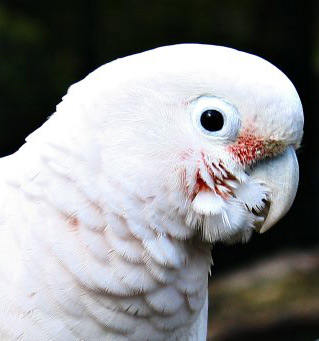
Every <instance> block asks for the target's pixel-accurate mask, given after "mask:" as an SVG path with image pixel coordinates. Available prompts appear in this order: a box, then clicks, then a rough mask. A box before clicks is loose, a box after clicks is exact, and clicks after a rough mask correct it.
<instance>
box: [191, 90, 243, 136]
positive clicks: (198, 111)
mask: <svg viewBox="0 0 319 341" xmlns="http://www.w3.org/2000/svg"><path fill="white" fill-rule="evenodd" d="M190 110H191V112H190V113H191V117H192V121H193V124H194V126H195V128H197V130H199V132H200V133H201V134H204V135H205V137H207V138H212V139H222V140H229V141H233V140H234V139H236V137H237V135H238V131H239V128H240V125H241V121H240V115H239V112H238V110H237V108H236V107H235V106H234V105H233V104H231V103H229V102H226V101H225V100H224V99H222V98H218V97H209V96H202V97H198V98H196V99H194V100H193V101H192V102H191V107H190Z"/></svg>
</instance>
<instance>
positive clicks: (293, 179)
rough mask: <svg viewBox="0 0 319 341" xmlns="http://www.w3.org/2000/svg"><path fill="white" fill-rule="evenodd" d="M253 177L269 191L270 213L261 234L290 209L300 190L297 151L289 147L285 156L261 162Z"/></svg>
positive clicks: (253, 172) (281, 155)
mask: <svg viewBox="0 0 319 341" xmlns="http://www.w3.org/2000/svg"><path fill="white" fill-rule="evenodd" d="M251 175H252V176H254V178H255V179H257V180H258V181H260V182H261V183H263V184H264V185H265V186H266V187H267V188H268V189H269V198H268V200H269V204H270V208H269V212H268V215H267V217H266V220H265V222H264V224H263V225H262V226H261V228H260V230H259V232H260V233H264V232H266V231H267V230H268V229H270V228H271V227H272V226H273V225H274V224H276V223H277V222H278V221H279V220H280V219H281V218H282V217H283V216H284V215H285V214H286V213H287V212H288V210H289V209H290V207H291V205H292V203H293V201H294V199H295V196H296V193H297V188H298V182H299V167H298V161H297V157H296V153H295V150H294V148H293V147H292V146H288V148H287V149H286V150H285V152H284V153H283V154H280V155H279V156H277V157H276V158H274V159H268V160H266V161H265V162H261V163H260V164H259V165H257V167H256V168H255V169H254V170H253V171H252V173H251Z"/></svg>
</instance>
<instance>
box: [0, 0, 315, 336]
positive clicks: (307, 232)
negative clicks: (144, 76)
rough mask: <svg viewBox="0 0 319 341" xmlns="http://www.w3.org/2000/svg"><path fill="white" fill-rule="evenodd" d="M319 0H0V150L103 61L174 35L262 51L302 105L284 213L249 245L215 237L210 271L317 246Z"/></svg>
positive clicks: (14, 144) (12, 147)
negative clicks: (295, 170)
mask: <svg viewBox="0 0 319 341" xmlns="http://www.w3.org/2000/svg"><path fill="white" fill-rule="evenodd" d="M318 3H319V2H318V1H316V0H308V1H306V0H304V1H298V0H289V1H280V0H276V1H275V0H251V1H249V0H242V1H238V0H225V1H217V0H198V1H195V0H183V1H181V0H180V1H177V0H175V1H174V0H152V1H150V0H148V1H147V0H125V1H123V0H122V1H121V0H109V1H102V0H98V1H91V0H79V1H76V2H75V1H65V0H55V1H36V0H20V1H17V0H8V1H4V0H1V1H0V136H1V138H0V155H2V156H3V155H7V154H9V153H12V152H14V151H16V150H17V149H18V147H19V146H20V145H21V144H22V143H23V142H24V138H25V137H26V136H27V135H28V134H29V133H31V132H32V131H33V130H34V129H36V128H37V127H39V126H40V125H41V124H42V123H43V122H44V121H45V120H46V119H47V117H48V116H49V115H50V114H52V113H53V112H54V111H55V106H56V105H57V104H58V103H59V102H60V100H61V97H62V96H63V95H64V94H65V93H66V91H67V88H68V87H69V86H70V85H71V84H72V83H74V82H76V81H78V80H80V79H82V78H83V77H84V76H86V75H87V74H88V73H89V72H90V71H92V70H94V69H95V68H97V67H98V66H100V65H101V64H104V63H105V62H108V61H111V60H113V59H115V58H119V57H123V56H126V55H129V54H133V53H136V52H141V51H144V50H148V49H151V48H154V47H158V46H162V45H168V44H175V43H185V42H197V43H208V44H217V45H225V46H230V47H234V48H237V49H240V50H244V51H246V52H251V53H253V54H257V55H260V56H262V57H263V58H265V59H267V60H269V61H270V62H271V63H273V64H274V65H276V66H277V67H279V68H280V69H281V70H282V71H283V72H284V73H285V74H286V75H287V76H288V77H289V78H290V79H291V80H292V82H293V83H294V84H295V86H296V88H297V90H298V92H299V94H300V97H301V100H302V103H303V106H304V112H305V122H306V124H305V136H304V140H303V144H302V147H301V148H300V151H299V162H300V172H301V177H300V187H299V191H298V194H297V198H296V201H295V203H294V205H293V207H292V209H291V211H290V213H289V214H288V215H287V216H286V217H285V218H284V219H283V220H282V221H281V222H280V223H279V224H278V225H277V226H276V227H275V228H273V229H272V230H270V231H269V232H267V233H266V234H264V235H255V236H254V238H253V239H252V241H251V242H250V243H248V244H246V245H238V246H231V247H229V246H221V245H216V246H214V250H213V258H214V261H215V267H214V269H213V272H214V273H216V274H220V273H222V272H223V271H225V270H227V271H228V270H230V269H231V268H232V267H237V266H239V265H242V264H244V263H246V262H250V261H251V260H255V259H256V258H261V257H268V256H269V255H270V254H273V253H277V252H279V251H282V250H285V249H307V248H313V247H314V246H318V244H319V228H318V217H319V214H318V207H319V205H318V204H319V198H318V179H319V177H318V176H319V174H318V173H319V167H318V160H319V153H318V142H317V140H318V138H319V130H318V119H317V112H318V109H319V108H318V76H319V32H318V30H319V20H318V18H319V15H318V9H319V8H318V7H319V6H318ZM318 336H319V335H318Z"/></svg>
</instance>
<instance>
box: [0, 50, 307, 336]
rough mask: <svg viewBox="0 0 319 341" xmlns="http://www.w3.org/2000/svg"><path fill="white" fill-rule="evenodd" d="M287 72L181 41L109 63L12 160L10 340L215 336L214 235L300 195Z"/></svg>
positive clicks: (5, 198)
mask: <svg viewBox="0 0 319 341" xmlns="http://www.w3.org/2000/svg"><path fill="white" fill-rule="evenodd" d="M302 132H303V111H302V106H301V103H300V99H299V97H298V94H297V92H296V90H295V88H294V86H293V85H292V83H291V82H290V81H289V80H288V78H287V77H286V76H285V75H284V74H283V73H282V72H281V71H279V70H278V69H277V68H276V67H274V66H273V65H271V64H270V63H268V62H266V61H265V60H263V59H261V58H259V57H256V56H253V55H250V54H247V53H244V52H239V51H236V50H233V49H230V48H225V47H220V46H209V45H200V44H182V45H175V46H168V47H162V48H158V49H155V50H152V51H148V52H144V53H141V54H137V55H133V56H130V57H126V58H123V59H119V60H116V61H113V62H111V63H108V64H106V65H104V66H102V67H100V68H99V69H97V70H96V71H94V72H93V73H91V74H90V75H89V76H87V77H86V78H85V79H84V80H82V81H80V82H79V83H77V84H75V85H73V86H71V88H70V89H69V91H68V94H67V95H66V96H65V97H64V98H63V101H62V102H61V103H60V104H59V105H58V106H57V110H56V113H55V114H54V115H53V116H52V117H51V118H50V119H49V120H48V121H47V122H46V123H45V124H44V125H43V126H42V127H41V128H39V129H38V130H37V131H36V132H34V133H33V134H31V135H30V136H29V137H28V138H27V142H26V143H25V144H24V145H23V146H22V147H21V148H20V149H19V151H17V152H16V153H15V154H13V155H11V156H8V157H5V158H3V159H1V161H0V174H1V176H0V179H1V180H0V201H1V211H0V293H1V296H0V306H1V309H0V339H1V341H8V340H10V341H13V340H19V341H75V340H78V341H80V340H81V341H102V340H103V341H107V340H108V341H109V340H112V341H113V340H114V341H124V340H132V341H146V340H149V341H167V340H181V341H184V340H189V341H191V340H192V341H195V340H196V341H202V340H205V339H206V329H207V305H208V304H207V281H208V274H209V271H210V266H211V263H212V261H211V252H210V247H211V245H212V244H213V243H214V242H217V241H225V242H230V243H232V242H236V241H247V240H248V239H249V237H250V235H251V234H252V231H253V230H254V229H257V230H258V231H261V232H263V231H266V230H267V229H268V228H269V227H271V226H272V225H273V224H274V223H276V222H277V221H278V220H279V219H280V218H281V217H282V216H283V215H284V214H285V213H286V212H287V211H288V209H289V208H290V206H291V204H292V201H293V200H294V197H295V194H296V188H297V184H298V163H297V159H296V156H295V149H296V148H297V147H298V145H299V143H300V140H301V137H302Z"/></svg>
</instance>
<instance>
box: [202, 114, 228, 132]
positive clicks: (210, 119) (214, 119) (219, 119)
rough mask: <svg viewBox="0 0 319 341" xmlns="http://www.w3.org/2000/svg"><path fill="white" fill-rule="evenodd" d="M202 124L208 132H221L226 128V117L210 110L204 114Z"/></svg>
mask: <svg viewBox="0 0 319 341" xmlns="http://www.w3.org/2000/svg"><path fill="white" fill-rule="evenodd" d="M200 123H201V125H202V127H203V128H204V129H205V130H207V131H210V132H213V131H219V130H221V129H222V128H223V126H224V117H223V115H222V114H221V113H220V112H219V111H217V110H214V109H209V110H205V111H204V112H203V113H202V115H201V117H200Z"/></svg>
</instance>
